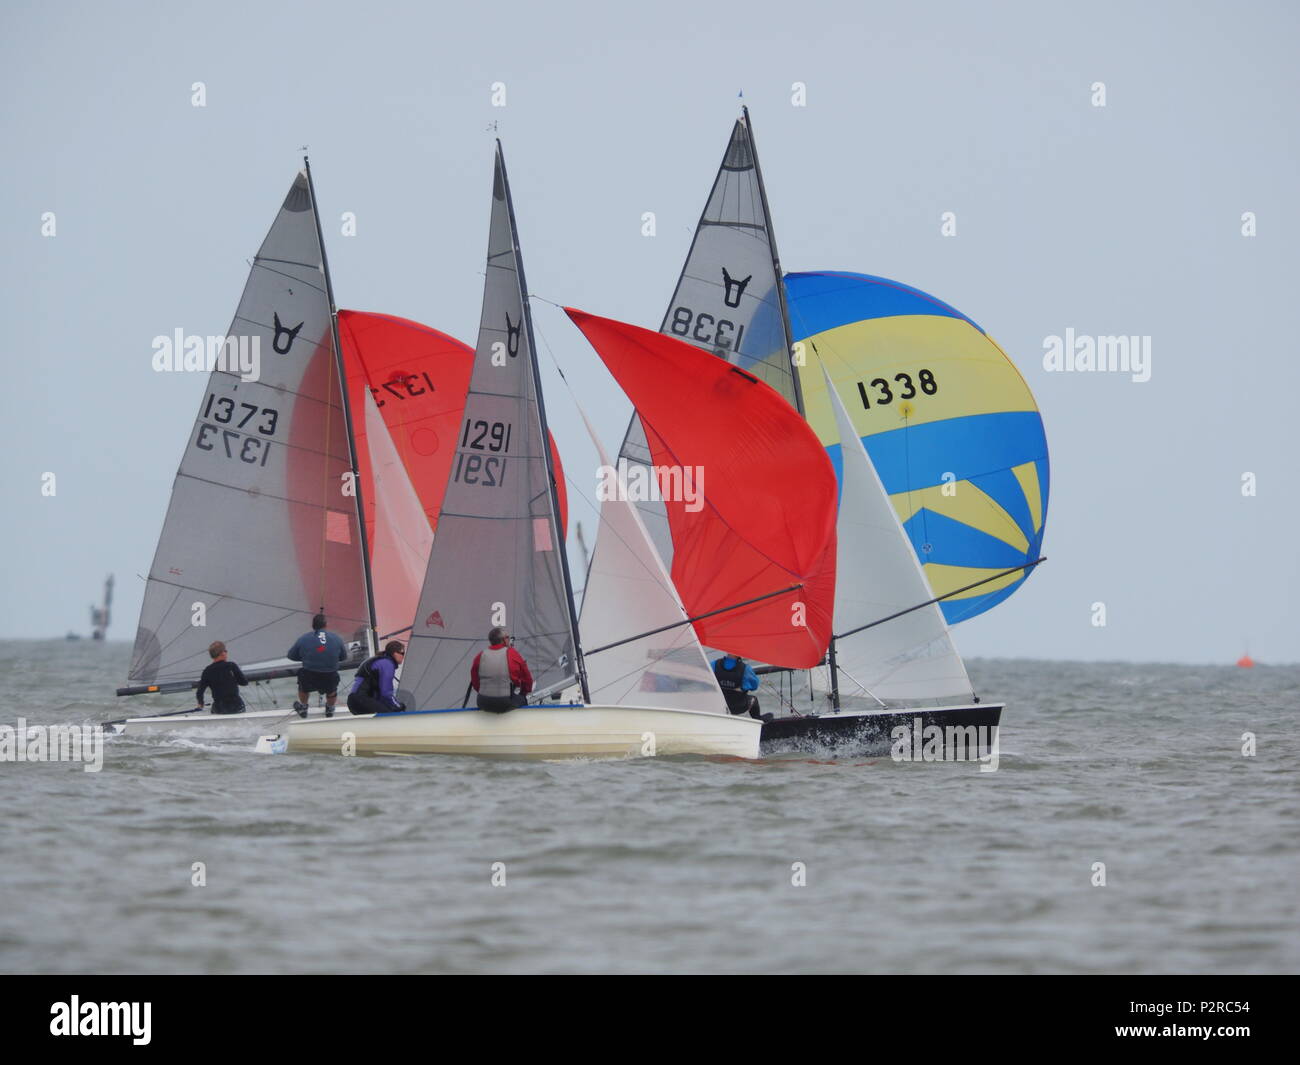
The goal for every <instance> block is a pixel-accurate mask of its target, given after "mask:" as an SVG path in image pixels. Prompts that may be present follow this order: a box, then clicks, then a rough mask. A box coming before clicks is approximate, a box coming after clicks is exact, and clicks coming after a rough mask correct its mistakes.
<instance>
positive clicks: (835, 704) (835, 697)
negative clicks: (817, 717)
mask: <svg viewBox="0 0 1300 1065" xmlns="http://www.w3.org/2000/svg"><path fill="white" fill-rule="evenodd" d="M826 653H827V655H828V656H829V660H830V667H831V712H832V713H835V714H838V713H839V712H840V667H839V666H838V665H837V664H836V662H835V637H834V636H831V642H830V645H829V646H828V647H827V649H826Z"/></svg>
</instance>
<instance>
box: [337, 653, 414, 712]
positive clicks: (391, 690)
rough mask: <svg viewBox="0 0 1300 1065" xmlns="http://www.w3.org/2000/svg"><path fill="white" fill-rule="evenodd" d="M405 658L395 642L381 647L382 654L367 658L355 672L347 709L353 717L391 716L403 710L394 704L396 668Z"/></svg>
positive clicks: (401, 705)
mask: <svg viewBox="0 0 1300 1065" xmlns="http://www.w3.org/2000/svg"><path fill="white" fill-rule="evenodd" d="M405 657H406V648H404V647H403V646H402V645H401V643H400V642H399V641H397V640H393V641H391V642H390V643H388V644H386V645H385V646H384V653H383V654H381V655H375V657H374V658H368V659H366V660H365V661H364V662H362V663H361V667H360V668H359V669H358V670H357V677H356V680H354V681H353V682H352V691H351V692H349V693H348V709H349V710H350V711H351V712H352V713H354V714H393V713H397V712H398V711H401V710H405V709H406V707H405V706H404V705H403V704H402V703H399V702H398V701H397V682H396V674H397V667H398V666H400V665H401V664H402V660H403V659H404V658H405Z"/></svg>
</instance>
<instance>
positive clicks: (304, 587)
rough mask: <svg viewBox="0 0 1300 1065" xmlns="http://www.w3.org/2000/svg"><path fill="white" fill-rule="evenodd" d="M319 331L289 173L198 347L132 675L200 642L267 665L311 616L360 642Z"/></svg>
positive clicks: (342, 462) (307, 216) (301, 193)
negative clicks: (192, 398)
mask: <svg viewBox="0 0 1300 1065" xmlns="http://www.w3.org/2000/svg"><path fill="white" fill-rule="evenodd" d="M332 326H333V322H332V316H331V307H330V301H329V297H328V294H327V284H326V276H325V265H324V255H323V252H322V248H321V243H320V236H319V228H318V226H317V220H316V211H315V206H314V204H313V202H312V196H311V191H310V187H309V183H308V179H307V176H306V175H305V174H302V173H300V174H299V175H298V176H297V178H296V179H295V180H294V183H293V186H292V187H291V188H290V190H289V194H288V196H287V197H286V198H285V200H284V204H283V205H282V206H281V208H280V212H279V214H278V215H277V216H276V219H275V222H274V223H273V224H272V226H271V229H270V232H269V233H268V234H267V236H266V239H265V240H264V241H263V242H262V246H261V248H259V249H258V252H257V255H256V257H255V258H254V261H253V267H252V270H251V271H250V273H249V277H248V282H247V284H246V285H245V287H244V294H243V297H242V298H241V300H240V302H239V308H238V310H237V311H236V313H235V320H234V322H233V323H232V324H231V327H230V330H229V333H228V336H227V342H226V345H225V347H224V348H223V349H221V350H220V352H217V351H215V350H214V351H213V354H214V355H215V354H220V355H222V356H223V358H224V361H223V362H221V363H220V364H218V365H217V366H216V367H215V368H214V369H213V370H212V373H211V375H210V377H209V379H208V387H207V389H206V390H205V392H204V395H203V398H202V400H201V401H200V404H199V413H198V417H197V418H196V419H195V422H194V429H193V431H192V432H191V434H190V438H189V442H188V443H187V445H186V448H185V453H184V455H183V456H182V458H181V463H180V468H179V469H178V470H177V473H176V480H175V483H174V485H173V487H172V495H171V502H170V503H169V505H168V508H167V517H166V519H165V521H164V523H163V530H162V534H161V536H160V537H159V540H158V548H157V551H156V553H155V555H154V561H153V565H152V567H151V568H150V571H149V579H148V584H147V586H146V588H145V594H144V604H143V606H142V608H141V611H140V624H139V628H138V630H137V632H136V641H135V649H134V652H133V654H132V657H131V667H130V672H129V679H131V680H132V681H137V682H141V683H145V684H152V683H155V682H159V683H162V682H166V681H174V680H185V679H191V678H194V677H196V676H197V675H198V674H199V673H200V672H201V671H202V670H203V668H204V666H206V665H207V664H208V662H209V661H210V659H209V657H208V654H207V648H208V645H209V644H210V643H211V642H212V641H214V640H222V641H223V642H224V643H225V644H226V646H227V648H228V650H229V653H230V657H231V658H232V659H233V660H235V661H237V662H239V663H240V664H241V665H252V664H255V663H259V662H267V661H271V660H275V659H280V658H283V657H284V654H285V652H286V651H287V650H288V649H289V647H290V645H291V644H292V643H293V641H294V640H295V639H296V638H297V637H298V636H299V635H301V634H302V633H303V632H304V631H306V630H307V629H308V628H310V627H311V618H312V615H313V614H315V613H316V612H317V611H319V610H323V611H324V612H325V613H326V614H327V616H328V617H329V622H330V627H331V628H333V629H335V630H336V631H339V632H341V633H342V634H343V635H344V636H345V637H347V638H360V639H364V631H365V629H366V628H367V626H368V625H369V623H370V621H369V610H368V608H367V596H366V587H365V574H364V563H363V552H362V540H361V529H360V525H359V522H358V510H357V501H356V496H355V483H354V478H351V477H348V476H347V475H348V474H350V473H351V472H352V470H353V465H352V461H351V459H350V457H349V445H348V426H347V423H346V417H345V413H344V401H343V388H342V384H341V380H340V369H339V360H338V358H337V355H336V352H335V345H334V337H333V329H332ZM213 347H214V349H215V348H216V345H213ZM241 348H242V350H244V351H245V352H248V353H251V352H256V353H257V355H258V359H257V366H258V370H259V371H260V373H259V375H258V376H257V377H256V378H255V379H253V378H252V375H251V374H246V373H245V374H241V370H240V366H239V365H238V364H237V363H236V361H235V359H234V358H233V353H234V352H235V351H236V350H239V349H241ZM245 366H247V363H246V364H245ZM245 376H248V377H250V379H248V380H245V379H243V378H244V377H245Z"/></svg>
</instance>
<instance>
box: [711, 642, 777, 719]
mask: <svg viewBox="0 0 1300 1065" xmlns="http://www.w3.org/2000/svg"><path fill="white" fill-rule="evenodd" d="M713 675H714V676H715V677H716V678H717V679H718V687H720V688H721V689H722V696H723V698H724V699H726V700H727V709H728V710H730V711H731V712H732V713H733V714H748V715H749V716H750V717H752V718H756V719H757V720H759V721H771V720H772V718H773V716H774V715H772V714H764V713H761V712H760V711H759V708H758V696H756V695H754V694H753V692H755V691H757V690H758V675H757V674H756V673H755V672H754V671H753V670H752V669H750V668H749V665H748V664H747V663H746V662H745V660H744V659H743V658H741V657H739V656H738V655H724V656H723V657H722V658H719V659H717V660H716V661H715V662H714V663H713Z"/></svg>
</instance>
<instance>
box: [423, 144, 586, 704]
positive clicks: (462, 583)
mask: <svg viewBox="0 0 1300 1065" xmlns="http://www.w3.org/2000/svg"><path fill="white" fill-rule="evenodd" d="M543 417H544V415H543V412H542V410H541V407H540V402H539V396H538V394H537V377H536V372H535V366H534V344H533V334H532V321H531V318H530V316H529V313H528V307H527V301H526V297H525V287H524V276H523V267H522V263H521V262H520V258H519V246H518V240H517V237H516V234H515V225H514V211H513V208H512V206H511V203H510V189H509V185H508V183H507V180H506V172H505V162H504V159H503V158H502V155H501V149H500V145H498V146H497V157H496V173H495V177H494V184H493V193H492V221H491V226H490V231H489V238H488V256H487V278H486V281H485V283H484V288H483V315H482V319H481V321H480V325H479V336H478V344H477V346H476V348H475V351H474V370H473V375H472V377H471V379H470V386H469V392H468V395H467V396H466V399H465V412H464V416H463V418H462V419H461V427H460V429H459V431H458V434H457V438H456V448H455V455H454V457H453V459H452V463H451V472H450V476H449V478H448V481H447V488H446V491H445V493H444V495H443V499H442V506H441V511H440V514H439V518H438V523H437V527H436V535H435V538H434V543H433V550H432V551H431V552H430V555H429V568H428V572H427V573H426V574H425V579H424V587H423V590H422V592H421V595H420V601H419V608H418V610H417V612H416V616H415V626H414V628H413V629H412V632H411V642H410V647H409V649H408V654H407V656H406V663H405V666H404V667H403V672H402V685H403V687H404V688H406V689H408V690H409V691H411V692H412V693H413V694H414V696H415V704H416V706H417V707H419V708H421V709H437V708H446V707H456V706H460V705H461V703H462V700H463V699H464V698H465V694H466V689H467V687H468V684H469V673H470V665H471V662H472V661H473V658H474V655H475V654H476V653H477V652H478V651H480V650H482V649H483V648H484V647H486V637H487V633H488V630H489V629H490V628H491V627H492V626H494V625H497V624H501V625H504V626H505V627H506V628H508V629H509V631H510V633H511V634H512V635H513V636H514V637H515V640H516V647H517V649H518V650H519V652H520V653H521V654H522V655H523V656H524V658H525V659H526V660H527V661H528V664H529V667H530V668H531V670H532V673H533V678H534V681H535V682H536V686H537V690H538V691H544V690H546V689H552V690H553V689H554V688H556V687H559V686H561V685H565V684H568V683H570V682H571V680H572V678H573V677H574V676H575V675H576V670H575V648H576V646H577V640H576V636H575V633H574V631H573V621H572V602H571V600H570V593H569V588H568V584H567V580H566V577H565V569H564V562H563V560H562V558H561V553H562V552H563V551H564V540H563V537H562V535H561V533H560V530H559V525H558V521H557V515H556V512H555V506H554V492H553V485H552V483H551V471H550V468H549V464H548V462H547V456H546V451H545V448H544V445H543V441H544V440H545V432H544V421H543Z"/></svg>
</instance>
